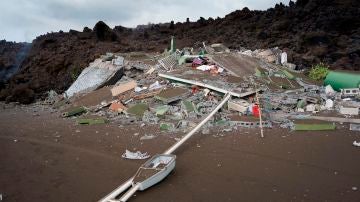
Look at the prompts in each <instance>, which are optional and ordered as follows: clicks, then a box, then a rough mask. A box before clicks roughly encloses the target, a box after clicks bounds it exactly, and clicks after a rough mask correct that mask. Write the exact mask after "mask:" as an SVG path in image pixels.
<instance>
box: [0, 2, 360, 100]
mask: <svg viewBox="0 0 360 202" xmlns="http://www.w3.org/2000/svg"><path fill="white" fill-rule="evenodd" d="M359 8H360V2H359V1H357V0H346V1H340V0H298V1H297V2H296V3H294V2H290V3H289V6H285V5H282V4H278V5H276V6H275V7H274V8H270V9H268V10H266V11H250V10H249V9H247V8H244V9H242V10H237V11H234V12H232V13H230V14H228V15H227V16H225V17H224V18H217V19H212V18H209V19H204V18H200V19H199V20H198V21H196V22H189V21H186V22H184V23H176V24H174V23H166V24H159V25H149V26H139V27H138V28H137V29H129V28H125V27H122V26H116V27H115V28H113V29H111V28H109V27H108V26H107V25H106V24H105V23H104V22H101V21H100V22H98V23H97V24H96V25H95V26H94V28H93V29H90V28H87V27H85V28H84V30H83V31H82V32H79V31H74V30H70V31H69V32H62V31H60V32H56V33H49V34H46V35H42V36H39V37H37V38H36V39H35V40H34V41H33V43H32V47H31V49H30V52H29V54H28V55H27V57H26V58H25V60H24V61H23V62H22V64H21V70H20V71H19V72H18V73H17V74H16V75H15V76H13V77H12V78H11V79H10V81H9V82H8V84H7V85H6V86H1V88H2V91H1V93H0V99H1V100H7V101H21V102H23V103H29V102H31V101H33V99H35V98H36V97H41V96H43V95H44V93H45V92H46V91H48V90H50V89H54V90H56V91H57V92H60V93H61V92H63V91H64V90H65V89H66V88H68V87H69V86H70V84H71V83H72V82H73V80H74V77H75V76H76V74H78V73H79V72H80V71H81V70H82V69H83V68H85V67H86V66H87V64H88V63H89V62H90V61H92V60H94V59H95V58H96V57H98V56H99V55H100V54H104V53H106V52H130V51H147V52H161V51H163V50H164V48H166V47H167V46H168V45H169V39H170V36H171V35H174V36H175V37H176V40H177V41H176V43H177V46H178V47H179V48H181V47H185V46H193V45H194V43H196V42H203V41H205V42H206V43H208V44H209V43H215V42H216V43H218V42H222V43H224V44H225V45H227V46H229V47H230V48H232V49H240V48H241V47H244V48H248V49H258V48H269V47H275V46H278V47H279V48H281V49H284V50H286V51H287V52H288V56H289V60H290V61H291V62H293V63H295V64H296V65H297V66H298V67H300V68H309V67H310V66H311V65H313V64H316V63H319V62H325V63H327V64H329V65H330V67H331V68H332V69H346V70H357V71H358V70H360V9H359ZM3 44H8V43H0V50H3V49H2V46H4V45H3ZM12 46H14V47H16V46H18V44H16V43H14V44H12ZM9 50H15V51H16V50H18V49H16V48H9ZM6 55H9V58H10V55H13V54H8V53H2V57H4V56H5V58H6ZM2 60H3V61H4V59H2ZM5 61H8V62H7V63H6V64H5V66H6V65H9V64H8V63H11V61H12V60H10V59H5ZM1 66H2V67H1ZM3 68H5V67H4V63H0V69H3Z"/></svg>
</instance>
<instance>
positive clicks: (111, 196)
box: [99, 177, 134, 202]
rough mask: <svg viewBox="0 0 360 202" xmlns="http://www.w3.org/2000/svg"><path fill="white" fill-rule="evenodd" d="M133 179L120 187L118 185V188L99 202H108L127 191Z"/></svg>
mask: <svg viewBox="0 0 360 202" xmlns="http://www.w3.org/2000/svg"><path fill="white" fill-rule="evenodd" d="M133 179H134V178H133V177H132V178H130V179H128V180H127V181H126V182H124V183H123V184H122V185H120V186H119V187H118V188H116V189H115V190H114V191H112V192H111V193H110V194H108V195H107V196H105V197H104V198H102V199H101V200H100V201H99V202H108V201H109V200H111V199H114V198H115V197H117V196H118V195H119V194H121V193H123V192H124V191H125V190H127V189H128V188H129V187H130V186H131V184H132V181H133Z"/></svg>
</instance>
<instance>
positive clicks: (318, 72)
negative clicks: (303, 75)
mask: <svg viewBox="0 0 360 202" xmlns="http://www.w3.org/2000/svg"><path fill="white" fill-rule="evenodd" d="M329 72H330V70H329V67H328V66H327V65H325V64H324V63H319V64H317V65H315V66H313V67H312V68H311V70H310V72H309V77H310V78H311V79H313V80H316V81H320V80H324V79H325V77H326V75H327V74H328V73H329Z"/></svg>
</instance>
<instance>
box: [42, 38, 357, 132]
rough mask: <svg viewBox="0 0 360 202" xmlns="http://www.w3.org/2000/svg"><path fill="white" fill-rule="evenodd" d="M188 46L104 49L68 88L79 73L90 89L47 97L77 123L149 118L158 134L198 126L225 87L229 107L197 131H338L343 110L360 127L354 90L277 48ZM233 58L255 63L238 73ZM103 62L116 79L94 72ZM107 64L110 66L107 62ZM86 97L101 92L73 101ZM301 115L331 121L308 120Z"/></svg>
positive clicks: (145, 120) (129, 121)
mask: <svg viewBox="0 0 360 202" xmlns="http://www.w3.org/2000/svg"><path fill="white" fill-rule="evenodd" d="M213 47H216V48H213ZM188 50H189V48H185V49H182V50H176V51H175V50H170V51H169V52H165V53H164V54H163V55H160V56H159V55H158V56H155V57H154V56H145V57H140V58H137V57H136V58H135V59H134V58H132V57H129V55H126V54H120V53H116V54H114V53H108V54H106V55H104V56H101V57H100V58H99V59H96V60H95V61H94V62H93V63H91V64H90V66H89V67H88V68H85V69H84V70H83V72H82V73H81V74H80V76H79V77H78V80H76V81H75V82H74V84H73V85H72V86H71V87H70V88H69V90H70V89H73V86H74V85H75V84H76V83H78V82H79V80H81V81H83V85H92V86H94V87H93V88H83V89H87V90H85V91H83V90H79V91H76V92H74V93H72V96H69V93H65V95H66V96H65V97H64V98H63V99H58V95H57V94H56V93H55V92H53V91H51V92H49V97H48V99H46V102H45V103H46V104H50V105H53V106H55V105H56V104H57V103H59V102H61V101H62V106H61V107H60V108H59V109H60V110H63V111H67V112H66V113H64V117H71V116H78V121H77V122H78V124H104V123H108V122H111V123H115V124H119V125H120V126H124V125H129V124H133V125H137V126H138V127H143V126H145V125H148V126H153V127H155V128H156V131H157V132H158V133H174V132H186V131H188V130H189V129H191V128H193V127H194V126H196V125H197V123H199V122H200V120H201V119H202V118H203V117H205V116H206V115H207V114H209V113H210V112H211V111H212V110H213V109H214V108H215V107H216V106H217V105H218V104H219V102H220V100H221V99H222V96H223V95H224V94H226V93H230V94H231V95H232V98H231V100H229V101H228V104H227V107H223V108H222V109H221V111H220V112H219V113H217V114H216V115H215V116H213V117H212V119H211V121H210V122H208V123H207V124H206V126H205V127H204V128H203V129H202V133H204V134H209V133H210V132H211V131H217V132H231V131H233V130H237V129H238V128H259V127H260V128H272V127H280V128H289V129H291V130H296V131H302V130H335V129H336V122H337V121H334V120H336V118H340V119H341V117H344V118H346V119H347V120H350V122H351V123H352V126H351V128H352V130H357V128H358V125H357V124H359V123H358V122H359V119H358V118H359V107H360V102H359V101H360V95H359V90H358V89H357V91H353V90H354V89H356V88H354V89H351V92H348V90H349V89H342V90H341V91H340V92H337V91H335V90H334V89H333V88H332V86H331V85H326V86H321V85H317V84H315V83H314V82H313V81H311V80H310V79H309V78H307V77H306V76H305V75H303V74H302V73H301V72H298V71H294V70H293V69H292V68H289V65H286V64H289V63H287V59H286V52H284V51H281V50H280V49H278V48H274V49H267V50H255V51H250V50H244V51H234V50H229V49H228V48H226V47H225V46H224V45H222V44H221V45H219V44H216V45H215V46H205V45H204V46H203V47H200V48H199V49H198V50H197V51H194V49H192V51H191V52H189V51H188ZM209 50H210V52H211V53H210V54H209V53H208V51H209ZM145 55H146V54H145ZM244 55H246V57H245V58H244ZM143 56H144V55H143ZM169 56H173V58H172V60H175V63H174V62H171V64H173V65H171V66H168V65H166V62H164V60H163V59H164V58H168V57H169ZM184 58H185V59H184ZM234 58H235V59H236V60H239V61H240V63H239V64H242V63H241V62H245V63H246V62H248V61H252V62H253V63H252V64H253V65H254V66H253V67H254V69H252V72H251V71H248V70H247V71H246V72H245V73H244V74H243V75H240V76H239V75H238V74H241V72H239V71H237V69H236V68H239V69H241V68H242V67H241V66H240V67H234V66H231V65H228V64H230V63H231V61H232V60H234ZM167 62H169V61H167ZM104 65H105V66H106V65H107V66H106V68H105V69H104V68H103V71H104V72H106V71H107V75H114V74H116V73H115V72H121V73H122V74H123V75H122V77H121V79H115V80H114V79H111V78H112V77H111V76H107V77H104V79H102V80H94V79H92V78H93V77H94V76H98V75H99V74H104V72H99V71H97V68H94V67H102V66H104ZM109 65H110V66H111V67H113V68H108V66H109ZM114 70H116V71H114ZM109 80H113V82H112V84H111V85H110V86H107V87H106V89H105V87H103V86H104V85H103V84H104V83H106V81H109ZM86 81H91V82H86ZM69 90H68V91H66V92H69ZM100 91H105V92H106V96H104V97H99V96H93V95H92V96H89V95H90V94H92V93H94V94H96V93H98V92H100ZM87 97H90V98H94V97H98V98H97V104H95V105H94V104H89V105H79V104H77V105H76V103H77V102H78V100H82V99H87ZM64 100H66V102H64ZM67 102H68V103H69V104H66V103H67ZM93 103H94V102H93ZM58 106H59V104H58ZM69 109H71V110H69ZM336 116H341V117H336ZM89 117H92V118H89ZM94 117H95V118H94ZM327 117H328V118H329V119H328V120H327ZM306 119H318V120H321V121H327V122H330V123H323V122H321V123H307V122H306ZM304 121H305V123H304ZM345 122H346V121H345ZM146 135H147V136H151V137H152V135H151V134H149V135H148V134H146ZM147 136H146V137H144V138H143V137H142V138H143V139H147Z"/></svg>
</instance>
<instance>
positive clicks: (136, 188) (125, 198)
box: [120, 184, 140, 202]
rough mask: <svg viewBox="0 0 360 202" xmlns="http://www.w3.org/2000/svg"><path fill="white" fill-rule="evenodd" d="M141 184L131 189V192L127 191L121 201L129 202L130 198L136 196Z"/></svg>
mask: <svg viewBox="0 0 360 202" xmlns="http://www.w3.org/2000/svg"><path fill="white" fill-rule="evenodd" d="M139 187H140V184H136V185H135V186H133V187H132V188H131V189H129V191H127V192H126V193H125V194H124V195H123V196H122V197H121V198H120V201H121V202H126V201H127V200H129V198H130V197H131V196H132V195H134V193H135V192H136V191H137V190H139Z"/></svg>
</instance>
